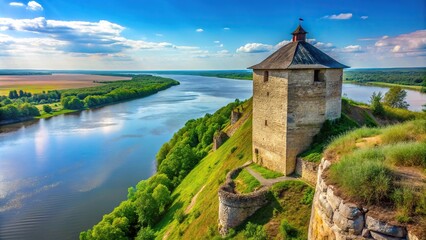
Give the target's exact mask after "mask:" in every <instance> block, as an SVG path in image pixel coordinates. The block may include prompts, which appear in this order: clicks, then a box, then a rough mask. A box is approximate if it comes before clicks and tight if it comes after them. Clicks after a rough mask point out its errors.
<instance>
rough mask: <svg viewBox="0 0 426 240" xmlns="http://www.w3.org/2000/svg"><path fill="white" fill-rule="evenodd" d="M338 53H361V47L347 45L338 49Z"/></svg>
mask: <svg viewBox="0 0 426 240" xmlns="http://www.w3.org/2000/svg"><path fill="white" fill-rule="evenodd" d="M340 51H341V52H346V53H359V52H362V47H361V46H360V45H349V46H346V47H344V48H342V49H340Z"/></svg>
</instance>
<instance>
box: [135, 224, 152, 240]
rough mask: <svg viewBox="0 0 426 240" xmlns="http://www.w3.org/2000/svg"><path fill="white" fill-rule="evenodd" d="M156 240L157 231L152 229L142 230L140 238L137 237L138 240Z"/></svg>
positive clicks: (139, 233) (139, 234)
mask: <svg viewBox="0 0 426 240" xmlns="http://www.w3.org/2000/svg"><path fill="white" fill-rule="evenodd" d="M154 239H155V231H154V230H153V229H152V228H150V227H146V228H141V230H139V232H138V236H137V237H136V240H154Z"/></svg>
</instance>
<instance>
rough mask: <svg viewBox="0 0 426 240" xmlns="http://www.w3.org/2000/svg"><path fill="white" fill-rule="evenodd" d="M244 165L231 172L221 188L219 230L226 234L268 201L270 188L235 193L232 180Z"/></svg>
mask: <svg viewBox="0 0 426 240" xmlns="http://www.w3.org/2000/svg"><path fill="white" fill-rule="evenodd" d="M242 169H243V167H240V168H237V169H234V170H232V171H231V172H229V173H228V174H227V176H226V181H225V183H224V184H223V185H222V186H221V187H220V188H219V232H220V233H221V234H222V235H226V234H227V233H228V230H229V229H230V228H234V227H237V226H238V225H240V224H241V223H243V222H244V221H245V220H246V219H247V218H248V217H250V216H251V215H253V214H254V213H255V212H256V211H257V210H258V209H259V208H261V207H263V206H265V205H266V204H267V203H268V189H263V190H259V191H256V192H253V193H250V194H237V193H235V190H234V189H235V183H234V181H233V180H232V179H233V178H234V177H236V176H237V175H238V173H239V172H240V171H241V170H242Z"/></svg>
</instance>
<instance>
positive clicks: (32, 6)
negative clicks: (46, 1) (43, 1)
mask: <svg viewBox="0 0 426 240" xmlns="http://www.w3.org/2000/svg"><path fill="white" fill-rule="evenodd" d="M27 9H28V10H31V11H42V10H43V7H42V6H41V5H40V3H38V2H36V1H29V2H28V4H27Z"/></svg>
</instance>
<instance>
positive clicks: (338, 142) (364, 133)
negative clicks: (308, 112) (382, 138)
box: [325, 127, 380, 158]
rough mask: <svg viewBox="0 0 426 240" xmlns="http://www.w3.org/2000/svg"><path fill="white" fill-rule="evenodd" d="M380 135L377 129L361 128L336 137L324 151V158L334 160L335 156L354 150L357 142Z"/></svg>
mask: <svg viewBox="0 0 426 240" xmlns="http://www.w3.org/2000/svg"><path fill="white" fill-rule="evenodd" d="M378 134H380V130H379V129H377V128H367V127H362V128H360V129H356V130H354V131H352V132H349V133H347V134H343V135H341V136H339V137H336V138H335V139H334V140H333V141H332V142H331V143H330V144H329V146H328V148H327V150H326V151H325V154H326V156H328V157H331V158H334V157H335V156H336V155H345V154H348V153H350V152H352V151H353V150H355V148H356V142H357V140H359V139H361V138H365V137H371V136H374V135H378Z"/></svg>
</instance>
